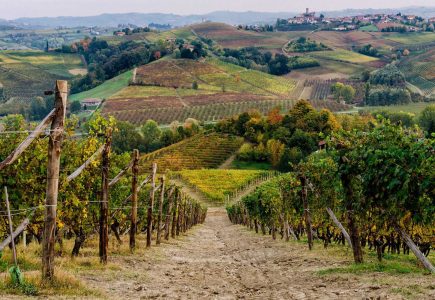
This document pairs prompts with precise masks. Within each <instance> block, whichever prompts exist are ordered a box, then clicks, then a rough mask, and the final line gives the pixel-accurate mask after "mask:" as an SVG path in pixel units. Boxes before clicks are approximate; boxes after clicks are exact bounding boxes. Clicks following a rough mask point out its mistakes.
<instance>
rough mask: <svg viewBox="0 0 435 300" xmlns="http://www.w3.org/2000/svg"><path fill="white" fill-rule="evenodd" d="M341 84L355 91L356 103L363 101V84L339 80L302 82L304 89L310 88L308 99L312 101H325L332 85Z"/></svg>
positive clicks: (329, 95)
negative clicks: (349, 86)
mask: <svg viewBox="0 0 435 300" xmlns="http://www.w3.org/2000/svg"><path fill="white" fill-rule="evenodd" d="M337 82H341V83H343V84H346V85H351V86H352V87H353V88H354V89H355V92H356V93H355V97H354V100H355V101H356V102H362V101H363V99H364V83H363V82H361V81H356V80H343V79H341V80H339V79H330V80H318V79H317V80H316V79H311V80H306V81H305V82H304V86H305V87H312V91H311V96H310V98H309V99H312V100H326V99H328V98H330V97H331V95H332V92H331V86H332V85H333V84H334V83H337Z"/></svg>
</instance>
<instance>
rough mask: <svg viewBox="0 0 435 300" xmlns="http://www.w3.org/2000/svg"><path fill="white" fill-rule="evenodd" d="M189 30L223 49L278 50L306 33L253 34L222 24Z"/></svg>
mask: <svg viewBox="0 0 435 300" xmlns="http://www.w3.org/2000/svg"><path fill="white" fill-rule="evenodd" d="M191 28H192V29H193V30H194V32H195V33H197V34H198V35H199V36H202V37H206V38H210V39H212V40H215V41H216V42H217V43H218V44H219V45H220V46H222V47H224V48H242V47H251V46H256V47H260V48H263V49H268V50H274V49H275V50H280V49H281V48H282V46H283V45H284V44H286V43H287V42H288V41H289V40H290V39H293V38H295V37H299V36H303V35H305V34H307V32H305V31H302V32H298V31H292V32H254V31H246V30H241V29H237V28H236V27H234V26H231V25H227V24H222V23H203V24H198V25H193V26H191Z"/></svg>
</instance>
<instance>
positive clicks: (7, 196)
mask: <svg viewBox="0 0 435 300" xmlns="http://www.w3.org/2000/svg"><path fill="white" fill-rule="evenodd" d="M5 200H6V210H7V211H8V222H9V232H10V233H11V236H13V235H14V226H13V224H12V217H11V208H10V207H9V194H8V188H7V187H5ZM11 244H12V253H13V256H14V263H15V265H17V249H15V240H14V239H11Z"/></svg>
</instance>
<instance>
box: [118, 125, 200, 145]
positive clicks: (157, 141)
mask: <svg viewBox="0 0 435 300" xmlns="http://www.w3.org/2000/svg"><path fill="white" fill-rule="evenodd" d="M117 128H118V130H117V131H116V132H115V133H114V134H113V150H114V151H115V152H117V153H123V152H128V151H131V149H138V150H139V151H140V152H142V153H148V152H152V151H155V150H157V149H160V148H163V147H167V146H169V145H172V144H175V143H177V142H179V141H181V140H183V139H185V138H188V137H191V136H193V135H195V134H197V133H199V132H201V131H202V128H201V127H200V125H199V123H198V122H197V121H196V120H194V119H187V120H186V122H185V123H184V124H179V123H178V122H174V123H172V124H171V125H170V126H169V128H165V129H162V128H160V127H159V125H158V124H157V123H156V122H155V121H152V120H148V121H147V122H146V123H145V124H144V125H143V126H142V127H140V128H139V129H138V128H136V126H134V125H133V124H131V123H129V122H122V121H119V122H118V123H117Z"/></svg>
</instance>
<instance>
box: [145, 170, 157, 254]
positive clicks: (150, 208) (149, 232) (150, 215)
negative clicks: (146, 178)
mask: <svg viewBox="0 0 435 300" xmlns="http://www.w3.org/2000/svg"><path fill="white" fill-rule="evenodd" d="M156 174H157V164H156V163H153V175H152V180H151V193H150V202H149V203H148V218H147V248H149V247H151V239H152V234H153V207H154V196H155V193H156Z"/></svg>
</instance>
